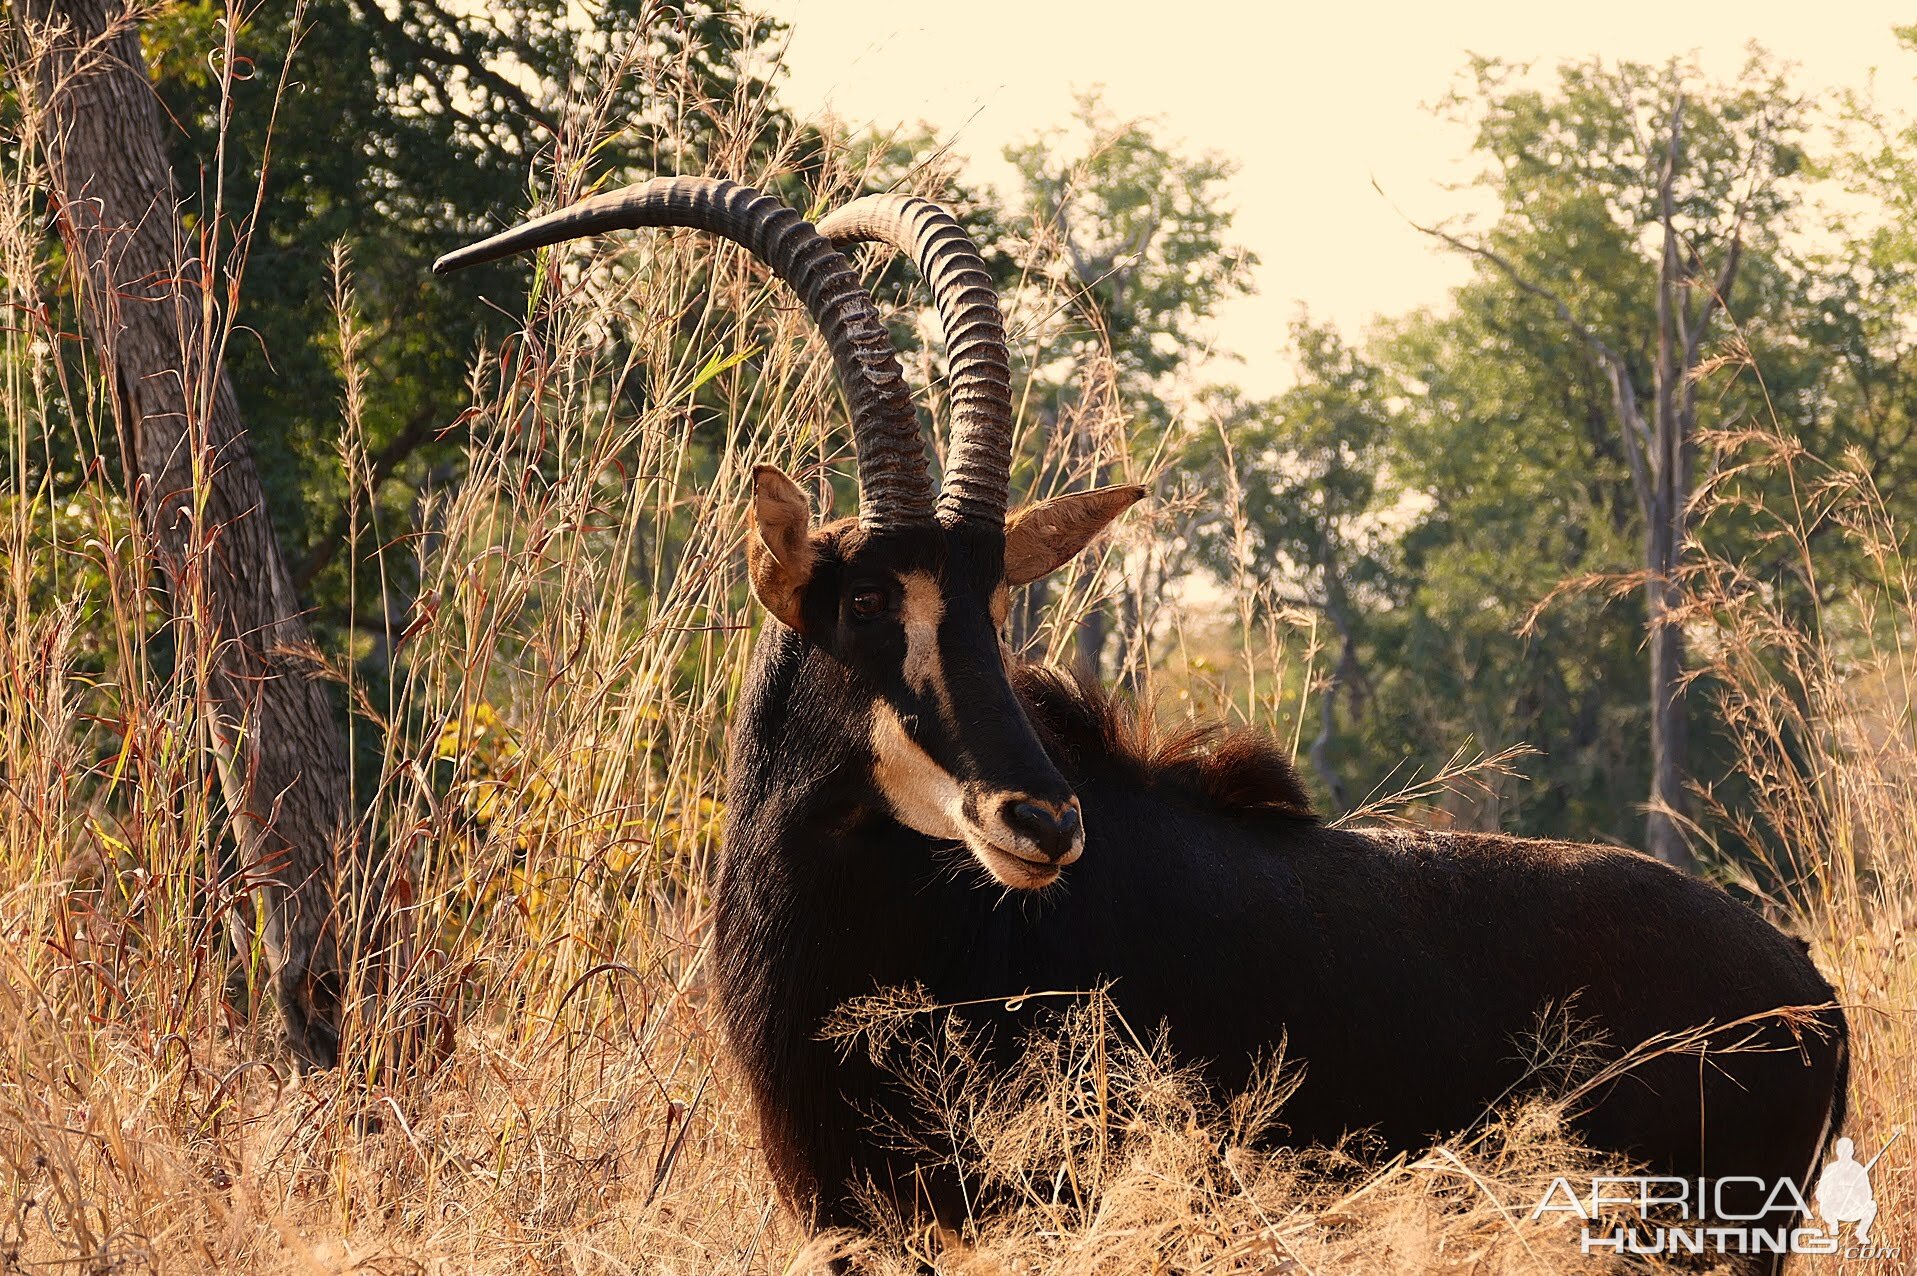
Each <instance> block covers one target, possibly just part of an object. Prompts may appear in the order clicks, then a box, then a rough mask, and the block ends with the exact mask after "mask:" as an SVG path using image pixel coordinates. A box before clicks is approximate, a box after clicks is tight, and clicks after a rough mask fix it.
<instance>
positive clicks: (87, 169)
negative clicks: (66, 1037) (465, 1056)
mask: <svg viewBox="0 0 1917 1276" xmlns="http://www.w3.org/2000/svg"><path fill="white" fill-rule="evenodd" d="M13 7H14V13H15V15H16V17H18V18H19V19H20V20H22V22H23V24H24V25H25V27H26V29H27V30H28V31H29V32H31V33H33V34H32V35H30V37H29V38H30V40H35V41H40V40H44V43H43V44H40V45H39V55H38V56H37V58H36V64H35V66H34V74H33V77H32V80H33V83H34V85H35V86H36V88H37V93H38V99H39V100H38V102H37V103H36V104H35V108H36V110H37V111H38V121H37V123H38V133H39V141H40V146H41V148H42V151H43V154H44V156H45V160H46V167H47V173H48V179H49V185H50V187H51V195H52V200H53V205H54V208H55V210H56V212H57V216H58V222H59V230H60V234H61V236H62V238H63V239H64V241H65V243H66V246H67V250H68V256H69V259H70V264H71V266H72V268H73V282H74V286H75V288H76V290H77V292H78V293H79V296H80V299H81V303H82V304H81V314H82V318H83V322H84V323H85V326H86V329H87V333H88V336H89V337H90V338H91V340H92V343H93V346H94V348H95V350H96V351H97V352H98V357H99V360H100V364H101V367H102V369H103V371H104V373H105V375H106V377H107V379H108V382H109V385H110V386H111V389H112V394H111V396H110V398H111V402H112V405H113V413H114V417H115V425H116V426H117V428H118V429H119V436H120V439H121V441H122V451H123V454H124V455H123V459H124V461H125V463H126V466H127V470H128V473H127V483H128V489H129V491H130V492H132V493H133V495H134V504H135V506H136V508H137V509H138V511H139V515H140V518H141V522H142V525H143V527H144V529H145V531H146V534H147V537H148V539H149V542H150V543H151V544H152V546H153V547H154V551H155V554H156V556H157V558H158V560H159V566H160V569H161V571H162V572H163V574H164V576H165V579H166V582H167V587H168V591H169V594H170V597H171V600H172V604H173V607H174V611H175V614H176V618H177V619H178V621H179V624H180V629H181V631H182V633H183V634H184V635H186V636H187V637H188V638H189V639H190V640H191V641H192V642H194V643H198V644H200V647H199V650H198V660H199V663H201V664H203V665H204V667H205V669H206V677H205V681H204V686H203V695H204V702H203V705H202V712H203V713H204V715H205V722H206V726H207V734H208V737H209V740H210V743H211V746H212V749H213V753H214V759H215V769H216V771H217V773H218V776H219V780H220V786H221V790H222V792H223V794H224V796H225V799H226V805H227V809H228V811H229V812H230V814H231V818H232V821H233V832H234V834H235V838H236V841H237V843H238V845H239V848H240V869H241V875H240V881H239V882H238V883H236V886H237V887H239V888H240V889H244V890H246V891H248V892H251V898H253V899H254V900H255V901H256V902H257V903H258V904H259V905H261V911H262V912H263V913H264V916H265V930H264V935H263V940H264V946H265V949H266V953H267V957H268V960H269V961H270V962H271V964H272V968H273V975H274V979H273V983H274V989H275V992H276V994H277V999H278V1001H279V1004H280V1008H281V1012H282V1014H283V1016H284V1019H285V1025H286V1035H287V1043H288V1045H289V1046H290V1047H291V1049H292V1051H293V1053H294V1054H295V1056H296V1058H297V1059H298V1060H299V1061H300V1062H301V1063H302V1064H303V1065H307V1066H321V1067H326V1066H331V1065H332V1064H333V1063H334V1062H335V1061H336V1059H337V1056H338V1045H339V1027H340V1023H339V1020H340V1002H341V997H342V989H343V981H342V969H341V961H340V954H341V944H340V938H341V933H342V927H341V925H340V922H339V919H338V918H337V917H336V916H335V915H334V914H335V908H334V893H335V886H336V882H337V881H338V880H339V879H340V877H341V872H340V870H341V867H342V866H343V865H346V864H348V863H350V862H351V856H350V842H349V839H350V836H351V830H352V827H353V821H352V818H351V810H350V790H349V786H348V777H347V757H346V743H345V738H344V733H343V732H342V731H341V729H340V726H339V723H338V720H337V719H336V717H335V715H334V712H333V708H332V706H331V704H330V703H329V700H328V697H327V695H326V692H325V690H324V688H323V687H322V685H321V684H320V683H319V682H317V681H315V680H314V678H313V677H312V676H311V670H310V662H309V661H308V659H307V658H306V656H305V655H304V654H303V653H306V652H308V651H310V649H311V644H310V641H309V639H308V635H307V630H306V626H305V624H304V622H303V621H302V620H301V618H300V608H299V602H298V598H297V596H296V594H295V591H294V588H293V583H292V578H291V576H290V575H289V573H288V571H287V566H286V562H285V560H284V559H283V558H282V557H281V554H280V548H279V545H278V543H277V541H276V540H275V538H274V535H273V528H272V524H271V522H270V521H269V519H268V517H267V514H266V509H265V504H264V497H263V495H262V493H261V490H260V482H259V475H258V473H257V471H256V469H255V467H254V464H253V457H252V451H251V448H250V447H249V446H248V443H247V438H246V433H245V431H244V429H243V428H242V425H241V421H240V412H239V404H238V401H237V400H236V399H235V397H234V393H233V387H232V384H231V382H230V381H229V380H228V379H227V377H226V374H225V372H224V371H223V369H222V366H221V346H222V342H223V334H222V332H221V330H220V326H219V324H218V323H217V322H216V321H215V318H214V304H215V299H216V298H215V294H214V292H213V291H212V288H213V285H214V284H215V283H222V284H223V283H224V281H223V280H209V279H207V278H206V276H205V271H206V268H207V267H206V263H205V262H204V261H202V260H200V258H199V255H198V248H197V247H196V240H195V239H194V238H193V237H191V236H189V235H188V234H186V233H185V232H184V230H183V228H182V226H181V224H180V218H179V215H178V206H179V199H178V196H177V194H176V191H175V188H174V183H173V174H172V171H171V168H170V166H169V165H168V162H167V156H166V147H165V132H164V129H163V124H162V119H163V117H162V113H161V111H160V107H159V103H158V102H157V101H156V99H155V97H154V94H153V89H152V86H151V84H150V82H149V81H148V79H147V74H146V65H145V61H144V58H143V56H142V54H141V49H140V42H139V36H138V32H137V29H136V27H135V25H134V24H133V23H132V22H131V21H130V20H129V18H128V15H127V13H126V11H125V8H124V5H123V3H121V2H120V0H13ZM221 300H227V299H226V298H221ZM183 654H184V655H186V657H187V660H192V659H194V657H193V655H192V654H191V653H190V651H189V652H185V653H183ZM189 667H191V666H190V665H189V664H188V663H187V662H186V660H183V662H182V668H183V669H185V668H189ZM245 905H246V898H244V897H242V898H236V899H234V900H233V901H232V902H231V909H232V911H231V912H230V913H229V918H230V919H231V921H232V922H233V924H234V929H235V933H236V935H238V936H241V937H243V939H244V940H245V941H246V942H248V943H249V945H250V940H251V926H250V924H249V923H250V918H249V916H248V914H249V913H250V912H251V911H252V910H250V909H248V908H247V907H246V906H245Z"/></svg>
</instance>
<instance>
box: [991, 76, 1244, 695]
mask: <svg viewBox="0 0 1917 1276" xmlns="http://www.w3.org/2000/svg"><path fill="white" fill-rule="evenodd" d="M1006 158H1007V159H1008V160H1010V161H1011V162H1012V164H1013V165H1014V167H1016V169H1017V170H1018V174H1019V181H1020V185H1021V192H1020V195H1021V207H1020V210H1019V212H1018V213H1017V214H1015V215H1014V216H1012V217H1010V218H1008V221H1009V222H1010V224H1011V226H1012V228H1013V230H1014V232H1015V233H1016V234H1019V235H1021V236H1022V237H1023V242H1022V243H1013V244H1010V245H1008V247H1009V248H1010V251H1011V252H1012V254H1013V260H1014V262H1015V263H1016V265H1017V268H1018V273H1019V275H1020V276H1021V277H1022V278H1024V279H1026V280H1028V281H1031V282H1032V283H1034V284H1035V285H1036V286H1037V288H1036V291H1037V292H1038V293H1039V295H1038V296H1037V297H1029V296H1028V297H1026V298H1024V299H1022V300H1021V301H1019V302H1018V303H1017V307H1016V308H1015V311H1014V314H1013V319H1014V322H1015V323H1016V324H1020V325H1022V328H1023V335H1025V336H1026V337H1027V344H1028V348H1034V349H1036V350H1037V351H1038V352H1039V353H1038V354H1037V356H1036V357H1035V360H1034V363H1033V365H1032V367H1031V368H1030V373H1029V383H1028V384H1027V385H1026V386H1025V387H1024V390H1023V399H1024V403H1025V405H1026V411H1027V413H1028V414H1029V417H1030V419H1031V420H1032V421H1033V423H1034V426H1035V435H1036V441H1037V446H1038V455H1037V458H1036V468H1037V471H1038V473H1037V477H1036V478H1035V485H1037V486H1041V487H1042V486H1044V485H1046V483H1047V482H1048V481H1049V480H1048V477H1047V472H1048V471H1050V472H1054V473H1056V472H1063V473H1066V474H1070V475H1072V476H1074V477H1075V478H1076V479H1078V480H1079V481H1081V482H1082V483H1084V484H1086V485H1097V484H1102V483H1106V482H1111V481H1115V476H1114V473H1113V471H1114V470H1115V468H1116V466H1117V465H1119V464H1121V463H1123V462H1124V461H1125V460H1126V458H1122V457H1120V456H1119V455H1118V454H1117V453H1115V451H1114V443H1115V442H1116V441H1117V440H1120V439H1123V438H1125V437H1127V435H1128V434H1132V433H1133V430H1132V427H1134V426H1138V427H1142V428H1143V429H1144V432H1145V437H1146V439H1147V440H1152V441H1158V442H1161V443H1162V442H1175V440H1171V439H1169V437H1168V436H1169V430H1170V426H1171V424H1172V422H1173V421H1174V420H1175V419H1176V417H1177V415H1178V413H1179V410H1180V408H1181V406H1182V405H1184V404H1187V403H1189V402H1190V401H1191V399H1192V395H1193V392H1194V390H1195V388H1196V384H1197V382H1196V380H1195V374H1196V373H1197V371H1198V370H1199V369H1200V367H1201V366H1202V364H1203V361H1204V356H1205V354H1206V353H1207V341H1206V339H1207V336H1208V334H1207V332H1206V326H1207V324H1208V322H1209V321H1210V320H1211V319H1212V318H1213V317H1214V316H1215V315H1216V314H1217V312H1218V308H1219V306H1220V305H1221V304H1222V303H1223V302H1224V301H1225V300H1227V299H1228V298H1230V297H1233V296H1237V295H1240V294H1242V293H1244V292H1246V291H1248V290H1249V288H1250V286H1251V284H1250V272H1251V269H1252V267H1254V266H1255V265H1256V264H1257V258H1256V257H1255V256H1253V255H1252V254H1250V253H1249V252H1246V251H1245V250H1244V249H1242V248H1240V247H1238V246H1237V245H1235V244H1233V243H1232V242H1231V241H1230V239H1229V235H1230V229H1231V213H1230V212H1229V211H1228V210H1227V209H1226V208H1225V206H1224V202H1223V199H1224V197H1223V191H1222V189H1221V188H1222V186H1223V184H1224V182H1225V180H1226V178H1228V177H1229V176H1230V174H1231V166H1230V164H1228V163H1227V162H1226V161H1224V160H1223V159H1221V158H1219V157H1217V156H1214V155H1204V156H1198V157H1192V156H1188V155H1184V154H1181V153H1179V152H1178V151H1176V150H1175V149H1173V148H1171V147H1169V146H1167V145H1166V144H1165V143H1164V142H1163V141H1161V140H1160V139H1159V138H1158V137H1157V135H1156V134H1155V133H1154V131H1153V129H1152V127H1151V126H1150V125H1149V124H1148V123H1145V122H1139V121H1132V122H1120V121H1118V120H1116V119H1114V118H1113V117H1112V116H1111V114H1110V113H1109V112H1108V111H1107V110H1106V109H1105V108H1104V106H1103V105H1102V104H1101V103H1100V101H1099V99H1098V97H1097V95H1096V94H1088V95H1086V96H1084V97H1082V98H1081V99H1080V101H1079V108H1078V113H1077V119H1076V122H1075V129H1074V130H1072V131H1069V132H1068V131H1063V130H1060V131H1054V132H1052V133H1048V134H1046V135H1044V136H1042V137H1039V138H1036V139H1034V140H1033V141H1031V142H1029V143H1027V144H1025V145H1023V146H1016V147H1012V148H1010V149H1008V150H1007V152H1006ZM1133 437H1134V443H1133V445H1132V453H1131V456H1130V458H1129V459H1130V460H1132V461H1136V460H1137V459H1138V458H1139V455H1140V449H1139V448H1138V446H1137V443H1136V436H1135V435H1133ZM1146 450H1147V451H1149V448H1147V449H1146ZM1043 602H1044V596H1043V593H1042V591H1041V590H1040V589H1039V588H1038V587H1037V586H1034V587H1033V588H1032V589H1031V590H1029V591H1028V593H1027V597H1026V599H1025V601H1024V603H1023V605H1022V606H1021V608H1020V612H1019V614H1020V617H1021V619H1022V624H1021V625H1019V626H1017V628H1018V630H1019V631H1020V632H1019V634H1018V636H1019V638H1021V639H1022V638H1025V637H1028V636H1029V634H1030V632H1031V619H1030V618H1031V617H1032V616H1034V615H1036V614H1037V612H1038V611H1039V610H1040V609H1042V605H1043ZM1125 614H1127V615H1128V616H1133V617H1135V616H1136V607H1135V605H1134V606H1133V607H1130V608H1127V609H1126V613H1125ZM1110 632H1111V618H1110V615H1109V614H1108V612H1107V610H1106V609H1105V607H1104V606H1102V605H1094V606H1091V607H1089V608H1088V609H1087V610H1086V612H1085V614H1084V615H1083V617H1082V618H1081V620H1080V622H1079V625H1078V630H1077V660H1078V663H1079V664H1080V666H1081V667H1083V668H1085V669H1087V670H1088V671H1091V672H1093V673H1098V672H1100V671H1101V669H1102V665H1103V661H1104V654H1105V647H1106V643H1107V640H1108V637H1109V634H1110Z"/></svg>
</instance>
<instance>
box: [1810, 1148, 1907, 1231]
mask: <svg viewBox="0 0 1917 1276" xmlns="http://www.w3.org/2000/svg"><path fill="white" fill-rule="evenodd" d="M1903 1133H1904V1132H1903V1130H1901V1129H1899V1130H1898V1131H1897V1132H1896V1133H1895V1134H1892V1135H1891V1136H1890V1143H1886V1144H1884V1146H1883V1147H1882V1148H1881V1149H1879V1151H1878V1153H1877V1155H1876V1156H1873V1157H1871V1158H1870V1160H1868V1161H1866V1162H1864V1163H1863V1164H1862V1165H1859V1164H1858V1163H1857V1158H1856V1156H1855V1155H1853V1153H1855V1151H1856V1148H1857V1145H1856V1144H1855V1143H1852V1142H1851V1141H1850V1140H1849V1139H1839V1140H1837V1159H1836V1160H1834V1161H1832V1162H1831V1163H1830V1164H1828V1165H1826V1166H1825V1167H1824V1172H1823V1173H1822V1174H1820V1175H1818V1176H1817V1212H1818V1214H1819V1215H1821V1216H1822V1217H1823V1220H1824V1226H1825V1227H1826V1228H1827V1229H1828V1230H1830V1231H1837V1230H1839V1229H1840V1228H1841V1227H1842V1226H1843V1225H1844V1224H1845V1223H1855V1224H1856V1225H1857V1232H1856V1236H1857V1243H1858V1244H1859V1245H1868V1244H1870V1225H1871V1224H1872V1223H1874V1222H1876V1221H1877V1202H1876V1200H1875V1199H1874V1198H1873V1197H1872V1195H1871V1190H1870V1172H1871V1169H1872V1168H1873V1167H1874V1166H1875V1165H1876V1164H1877V1162H1879V1161H1881V1160H1882V1159H1883V1157H1884V1153H1885V1152H1888V1151H1890V1144H1891V1143H1895V1142H1896V1141H1897V1140H1898V1139H1899V1138H1901V1137H1902V1136H1903Z"/></svg>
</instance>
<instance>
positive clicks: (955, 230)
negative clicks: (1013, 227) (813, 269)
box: [819, 195, 1012, 526]
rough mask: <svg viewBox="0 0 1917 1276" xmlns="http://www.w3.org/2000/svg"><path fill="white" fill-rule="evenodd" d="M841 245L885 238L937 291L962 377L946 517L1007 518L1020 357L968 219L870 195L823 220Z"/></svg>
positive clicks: (906, 198) (922, 203) (944, 492)
mask: <svg viewBox="0 0 1917 1276" xmlns="http://www.w3.org/2000/svg"><path fill="white" fill-rule="evenodd" d="M819 233H820V234H821V235H824V236H825V237H826V238H827V239H829V240H831V241H832V243H833V245H834V246H835V247H839V248H845V247H847V246H849V245H851V244H855V243H865V242H871V241H876V242H878V243H882V244H889V245H891V246H892V247H893V248H896V249H898V250H899V251H900V252H902V253H905V254H907V255H908V256H910V257H911V258H912V260H913V262H914V263H915V264H916V265H917V266H918V269H919V274H921V275H923V276H924V277H925V280H926V283H927V284H928V285H929V286H930V287H931V290H932V303H933V305H934V306H935V307H936V308H937V310H938V316H939V326H940V327H942V328H943V329H944V330H945V358H946V364H947V367H948V369H949V373H950V377H951V383H952V437H951V441H950V442H949V443H948V444H947V448H946V450H947V456H946V465H945V485H944V487H943V488H942V489H941V490H940V492H939V505H938V508H939V516H940V517H941V518H942V519H944V520H947V521H952V520H958V519H964V520H968V521H972V522H982V523H990V524H993V525H995V526H1003V525H1004V523H1005V503H1006V496H1007V488H1008V486H1009V484H1010V481H1011V469H1012V362H1011V355H1010V352H1009V351H1008V350H1007V348H1006V342H1005V320H1004V316H1003V315H1002V314H1001V313H1000V311H999V304H998V290H997V289H996V288H994V287H993V286H992V276H991V274H990V272H988V271H987V270H986V268H985V261H984V259H983V258H981V257H980V256H979V253H978V248H977V247H976V246H975V245H974V244H973V243H972V239H971V237H970V236H969V235H967V234H966V233H965V229H964V227H962V226H960V225H959V224H958V221H957V220H956V219H955V218H953V216H952V215H951V214H950V213H948V212H947V211H946V210H945V209H943V208H941V207H940V206H939V205H937V204H935V203H933V202H932V201H931V200H929V199H924V198H921V197H920V196H917V195H868V196H866V197H865V198H864V199H857V200H854V201H852V202H851V203H850V204H847V205H846V206H845V207H844V208H841V209H839V210H838V211H837V212H835V213H832V214H831V215H830V216H828V217H826V218H825V219H823V220H822V221H820V222H819Z"/></svg>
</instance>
